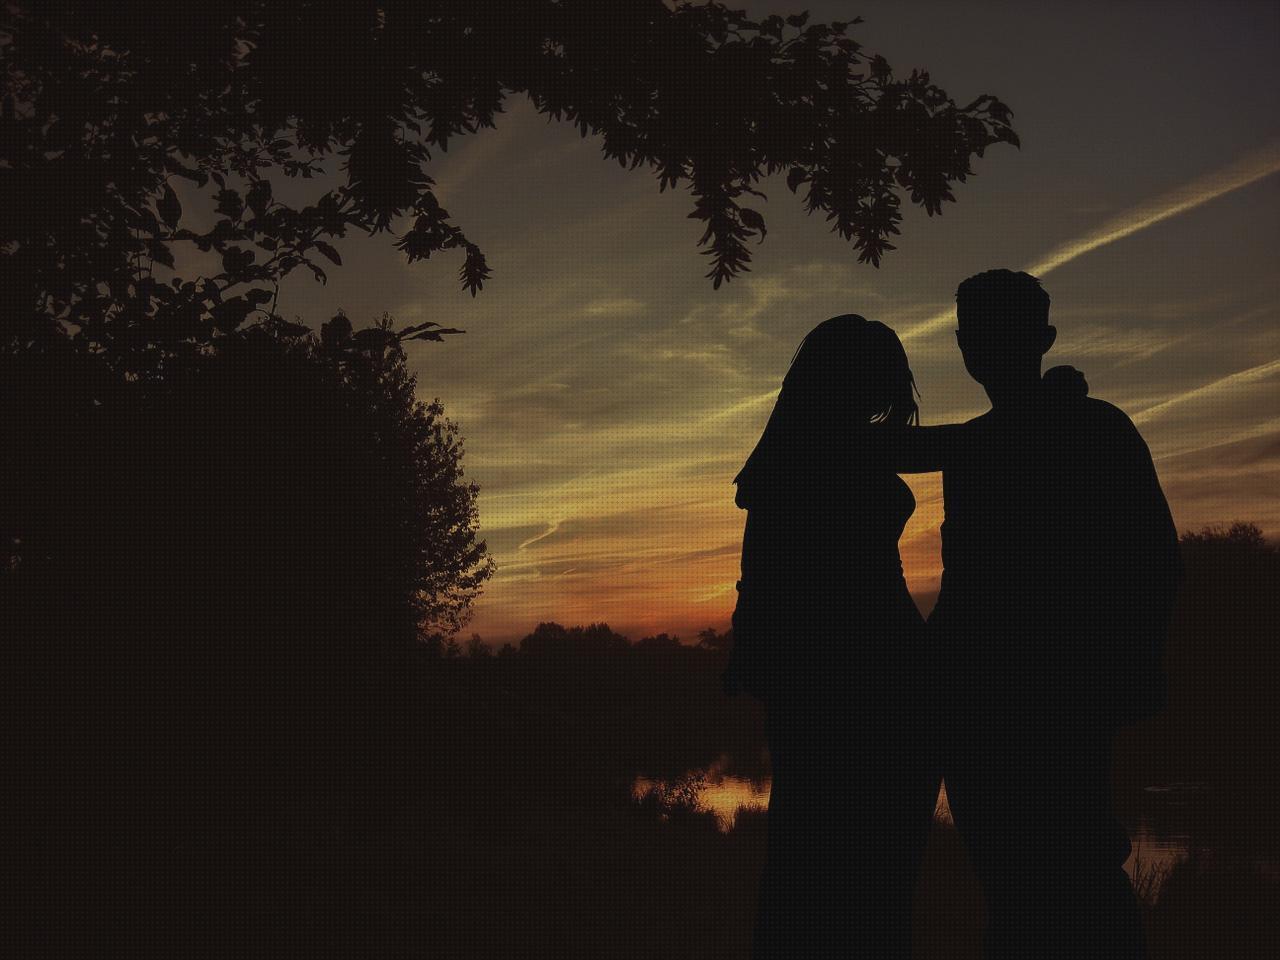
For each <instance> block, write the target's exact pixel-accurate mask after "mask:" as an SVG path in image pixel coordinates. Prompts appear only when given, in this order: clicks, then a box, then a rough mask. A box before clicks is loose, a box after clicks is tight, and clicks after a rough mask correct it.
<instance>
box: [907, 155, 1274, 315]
mask: <svg viewBox="0 0 1280 960" xmlns="http://www.w3.org/2000/svg"><path fill="white" fill-rule="evenodd" d="M1278 171H1280V140H1273V141H1271V142H1270V143H1268V144H1267V145H1266V146H1264V147H1260V148H1258V149H1257V150H1253V151H1250V152H1249V153H1247V154H1245V155H1244V156H1243V157H1241V158H1240V159H1238V160H1236V161H1235V162H1234V163H1230V164H1228V165H1227V166H1225V167H1223V168H1221V169H1219V170H1215V171H1213V172H1212V173H1207V174H1205V175H1204V176H1202V177H1197V178H1196V179H1194V180H1192V181H1191V182H1190V183H1187V184H1184V185H1183V186H1181V187H1178V188H1177V189H1176V190H1171V191H1170V192H1168V193H1166V194H1163V195H1161V196H1159V197H1155V198H1154V199H1151V200H1148V201H1147V202H1146V203H1143V204H1140V205H1139V206H1136V207H1134V208H1132V209H1130V210H1126V211H1125V212H1124V213H1122V214H1120V215H1119V216H1116V217H1113V218H1112V219H1110V220H1108V221H1107V222H1106V223H1104V224H1102V226H1100V227H1097V228H1096V229H1094V230H1092V231H1090V232H1089V233H1087V234H1085V235H1084V236H1082V237H1077V238H1076V239H1074V240H1069V241H1067V242H1066V243H1064V244H1062V245H1061V246H1059V247H1057V248H1056V249H1055V250H1053V251H1052V252H1050V253H1048V254H1046V255H1045V256H1044V257H1043V258H1042V259H1040V260H1038V261H1037V262H1036V263H1033V264H1032V265H1031V266H1029V267H1025V268H1024V269H1025V270H1026V271H1027V273H1030V274H1032V275H1033V276H1036V277H1043V276H1044V275H1045V274H1046V273H1051V272H1052V271H1054V270H1056V269H1057V268H1058V267H1060V266H1062V265H1063V264H1065V263H1070V262H1071V261H1072V260H1075V259H1076V258H1077V257H1081V256H1083V255H1084V254H1086V253H1089V252H1090V251H1092V250H1097V249H1098V248H1099V247H1104V246H1106V245H1107V244H1109V243H1114V242H1115V241H1117V240H1121V239H1123V238H1124V237H1127V236H1129V235H1130V234H1134V233H1137V232H1138V231H1139V230H1145V229H1146V228H1147V227H1150V226H1152V225H1154V224H1157V223H1159V222H1160V221H1161V220H1168V219H1169V218H1170V217H1176V216H1177V215H1178V214H1180V213H1186V212H1187V211H1188V210H1194V209H1195V208H1196V207H1199V206H1202V205H1203V204H1206V203H1208V202H1209V201H1210V200H1216V199H1217V198H1218V197H1221V196H1223V195H1225V194H1228V193H1231V192H1232V191H1234V190H1239V189H1240V188H1241V187H1246V186H1248V185H1249V184H1251V183H1254V182H1256V181H1258V180H1261V179H1262V178H1263V177H1268V176H1270V175H1271V174H1273V173H1276V172H1278ZM954 322H955V307H948V308H947V309H946V310H944V311H942V312H940V313H937V314H934V315H933V316H932V317H930V318H929V319H928V320H925V321H922V322H921V323H919V324H917V325H916V326H914V327H912V328H911V329H910V330H907V331H906V332H905V333H903V334H902V339H903V340H915V339H918V338H920V337H927V336H930V335H931V334H934V333H937V332H938V331H939V330H943V329H946V328H947V327H949V326H951V325H952V324H953V323H954Z"/></svg>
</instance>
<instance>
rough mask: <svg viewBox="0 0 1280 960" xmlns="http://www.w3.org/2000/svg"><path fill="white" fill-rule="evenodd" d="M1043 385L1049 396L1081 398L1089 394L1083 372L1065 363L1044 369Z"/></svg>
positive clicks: (1064, 398)
mask: <svg viewBox="0 0 1280 960" xmlns="http://www.w3.org/2000/svg"><path fill="white" fill-rule="evenodd" d="M1044 386H1045V389H1046V390H1048V391H1049V394H1050V395H1051V396H1053V397H1055V398H1057V399H1061V400H1082V399H1084V398H1085V397H1087V396H1088V395H1089V382H1088V381H1087V380H1085V378H1084V374H1083V373H1081V372H1080V371H1079V370H1077V369H1076V368H1075V367H1071V366H1067V365H1065V364H1064V365H1062V366H1059V367H1050V368H1049V369H1048V370H1046V371H1045V374H1044Z"/></svg>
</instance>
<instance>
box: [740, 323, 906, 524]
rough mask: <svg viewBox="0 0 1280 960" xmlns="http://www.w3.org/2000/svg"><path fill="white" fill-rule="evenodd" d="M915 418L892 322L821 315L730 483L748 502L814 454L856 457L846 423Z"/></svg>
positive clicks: (827, 458) (830, 462) (829, 460)
mask: <svg viewBox="0 0 1280 960" xmlns="http://www.w3.org/2000/svg"><path fill="white" fill-rule="evenodd" d="M918 421H919V410H918V408H917V406H916V396H915V380H914V378H913V377H912V376H911V368H910V367H909V366H908V365H907V353H906V351H905V350H903V349H902V343H901V342H900V341H899V340H898V336H897V334H895V333H894V332H893V331H892V330H891V329H890V328H889V327H886V326H885V325H884V324H883V323H878V322H876V321H874V320H867V319H865V318H863V317H860V316H857V315H856V314H851V313H849V314H844V315H842V316H839V317H832V318H831V319H830V320H824V321H823V322H822V323H820V324H818V325H817V326H816V327H814V328H813V329H812V330H811V331H809V334H808V335H807V336H806V337H805V338H804V340H803V341H802V342H801V344H800V348H799V349H798V350H796V353H795V356H794V357H792V358H791V367H790V369H789V370H787V375H786V377H785V378H784V379H783V381H782V391H781V392H780V393H779V394H778V400H777V402H776V403H775V404H774V407H773V414H772V415H771V416H770V417H769V422H768V423H767V424H766V425H765V428H764V435H763V436H761V438H760V442H759V443H757V444H756V448H755V450H754V451H752V454H751V456H750V457H749V458H748V459H747V462H746V464H745V465H744V466H743V468H742V470H741V471H739V473H738V475H737V477H735V478H734V483H736V484H738V496H737V503H738V506H740V507H746V506H748V505H749V504H750V503H751V502H753V500H754V498H755V497H756V496H757V495H758V494H761V493H763V494H764V495H766V496H773V495H776V492H777V489H778V487H777V486H776V481H777V480H778V478H779V477H783V476H791V475H794V473H795V471H796V470H797V469H800V470H801V471H802V472H803V471H804V470H806V469H808V468H807V467H803V466H802V464H812V463H813V458H814V457H817V458H819V460H820V461H821V462H822V463H824V464H826V466H827V467H835V465H837V464H838V463H840V462H841V461H842V460H846V459H847V458H848V457H850V456H853V457H856V444H855V443H854V442H853V441H854V437H853V434H852V431H851V430H850V429H849V428H851V427H856V426H859V425H869V424H899V425H905V424H908V423H915V422H918Z"/></svg>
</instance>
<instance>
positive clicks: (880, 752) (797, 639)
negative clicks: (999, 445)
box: [725, 314, 940, 960]
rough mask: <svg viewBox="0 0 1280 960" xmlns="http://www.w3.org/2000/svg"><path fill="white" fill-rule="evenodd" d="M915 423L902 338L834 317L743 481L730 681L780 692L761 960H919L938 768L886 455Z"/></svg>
mask: <svg viewBox="0 0 1280 960" xmlns="http://www.w3.org/2000/svg"><path fill="white" fill-rule="evenodd" d="M917 421H918V411H917V407H916V402H915V383H914V380H913V378H912V374H911V369H910V367H909V366H908V365H907V355H906V353H905V351H904V350H903V348H902V344H901V342H900V341H899V340H898V337H897V335H896V334H894V332H893V331H892V330H891V329H890V328H889V327H887V326H885V325H884V324H882V323H878V322H875V321H869V320H866V319H864V318H863V317H860V316H857V315H854V314H846V315H843V316H839V317H832V318H831V319H830V320H827V321H825V322H823V323H821V324H819V325H818V326H817V327H815V328H814V329H813V330H812V331H811V332H810V333H809V334H808V336H806V337H805V338H804V341H803V342H802V343H801V344H800V347H799V349H798V350H797V351H796V354H795V356H794V358H793V359H792V362H791V367H790V369H789V370H788V372H787V375H786V378H785V379H784V380H783V384H782V390H781V392H780V394H779V396H778V400H777V403H776V405H775V406H774V410H773V414H772V416H771V417H770V418H769V422H768V425H767V426H766V427H765V431H764V434H763V436H762V437H761V438H760V442H759V443H758V444H757V446H756V448H755V450H754V452H753V453H752V454H751V456H750V458H749V459H748V460H747V462H746V465H745V466H744V467H743V469H742V471H741V472H740V473H739V474H738V476H737V477H736V478H735V480H734V482H735V483H736V484H737V485H738V492H737V497H736V502H737V504H738V506H739V507H743V508H745V509H746V510H747V511H748V512H747V522H746V529H745V533H744V536H743V544H742V579H741V580H740V581H739V583H738V591H739V594H738V603H737V608H736V610H735V611H734V614H733V635H734V647H733V651H732V655H731V659H730V665H729V669H728V670H727V671H726V675H725V682H726V685H727V686H728V687H729V689H730V690H736V689H744V690H746V691H748V692H749V693H752V694H754V695H755V696H758V697H760V698H761V699H762V700H763V701H764V702H765V704H766V709H767V724H766V726H767V734H768V740H769V751H770V757H771V762H772V768H773V783H772V792H771V796H770V801H769V848H768V861H767V865H766V867H765V871H764V875H763V878H762V881H761V889H760V900H759V907H758V911H757V920H756V930H755V956H756V958H757V960H761V958H766V957H768V958H773V957H790V958H801V957H811V956H812V957H819V956H821V957H831V956H837V955H841V956H843V955H846V954H848V952H849V951H851V950H852V951H855V953H854V954H848V955H858V956H864V955H865V956H868V957H878V958H906V957H908V956H909V955H910V930H911V900H912V891H913V889H914V886H915V880H916V876H917V874H918V872H919V866H920V861H921V857H922V855H923V851H924V847H925V844H926V842H927V840H928V836H929V829H930V824H931V821H932V816H933V811H934V805H935V803H936V799H937V795H938V785H939V781H940V772H939V762H938V758H937V757H936V756H935V754H934V752H933V748H932V742H933V741H934V740H935V739H936V738H933V737H931V736H930V732H931V731H930V727H931V724H930V722H929V716H930V696H931V694H930V688H931V686H932V684H931V682H930V679H929V676H928V672H927V666H928V662H929V658H928V657H927V656H926V651H925V649H924V644H925V636H926V635H925V632H924V621H923V620H922V618H921V616H920V613H919V611H918V610H917V609H916V606H915V604H914V602H913V601H912V599H911V596H910V594H909V593H908V592H907V585H906V581H905V580H904V579H903V575H902V563H901V560H900V558H899V555H898V538H899V536H900V535H901V533H902V529H903V527H904V525H905V524H906V522H907V519H908V518H909V517H910V516H911V513H912V511H913V510H914V509H915V498H914V497H913V496H912V494H911V490H910V489H909V488H908V487H907V485H906V484H905V483H904V482H903V481H902V479H901V478H900V477H898V475H897V474H896V473H893V472H892V471H891V470H889V469H888V468H887V467H885V466H882V465H881V464H883V463H884V462H885V459H886V458H885V456H884V449H885V443H884V440H885V437H886V436H887V435H892V436H895V437H897V436H901V435H903V434H904V433H905V432H906V431H899V430H895V429H893V428H894V427H905V426H907V425H909V424H913V423H916V422H917ZM868 431H876V432H877V433H878V434H879V436H878V437H876V440H875V442H874V443H872V444H871V445H870V448H871V449H872V450H873V453H872V455H871V456H861V455H860V451H859V437H860V436H865V435H867V432H868ZM909 432H910V433H911V434H914V435H917V436H918V434H917V431H915V430H912V431H909ZM924 432H925V431H921V433H924ZM929 432H931V433H933V432H934V431H932V430H931V431H929ZM935 436H936V434H935ZM913 439H914V438H913ZM895 445H896V444H895Z"/></svg>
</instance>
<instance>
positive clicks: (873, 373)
mask: <svg viewBox="0 0 1280 960" xmlns="http://www.w3.org/2000/svg"><path fill="white" fill-rule="evenodd" d="M778 407H786V408H789V409H791V410H792V412H793V414H794V415H795V416H797V417H802V418H804V419H806V420H809V421H811V422H816V421H822V422H826V423H831V422H848V423H893V424H903V425H905V424H908V423H915V422H918V421H919V408H918V406H917V405H916V389H915V379H914V377H912V375H911V367H910V366H909V365H908V364H907V353H906V351H905V350H903V349H902V342H901V341H900V340H899V339H898V335H897V334H896V333H894V332H893V330H892V329H890V328H889V327H887V326H885V325H884V324H883V323H880V322H879V321H876V320H867V319H865V318H864V317H860V316H858V315H857V314H854V313H846V314H842V315H841V316H838V317H832V318H831V319H830V320H824V321H823V322H822V323H820V324H818V325H817V326H816V327H814V328H813V329H812V330H811V331H809V333H808V335H806V336H805V338H804V340H802V341H801V343H800V346H799V348H798V349H797V350H796V353H795V356H794V357H792V359H791V367H790V369H789V370H787V375H786V377H785V378H784V379H783V381H782V391H781V393H780V394H779V396H778Z"/></svg>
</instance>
